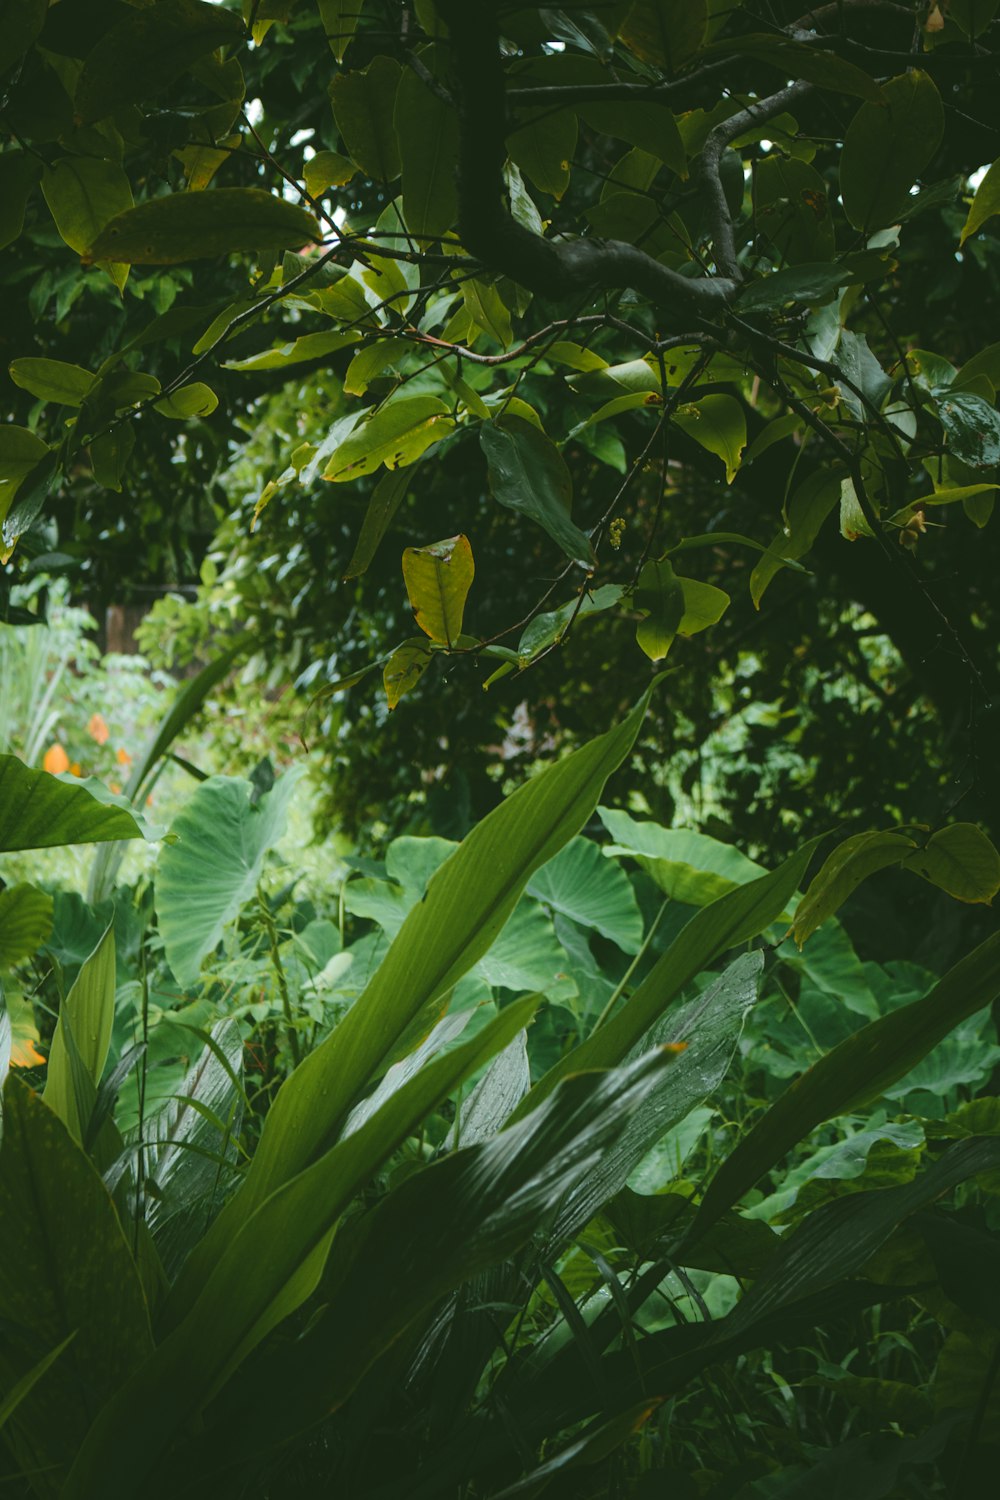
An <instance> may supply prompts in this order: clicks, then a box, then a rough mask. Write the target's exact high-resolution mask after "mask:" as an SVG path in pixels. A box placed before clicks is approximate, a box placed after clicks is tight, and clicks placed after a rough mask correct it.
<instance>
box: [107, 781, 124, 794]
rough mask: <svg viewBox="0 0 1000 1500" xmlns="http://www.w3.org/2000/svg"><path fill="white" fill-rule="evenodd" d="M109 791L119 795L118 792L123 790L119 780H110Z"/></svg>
mask: <svg viewBox="0 0 1000 1500" xmlns="http://www.w3.org/2000/svg"><path fill="white" fill-rule="evenodd" d="M108 791H109V792H114V794H115V796H116V797H117V796H118V793H119V792H120V791H121V787H120V786H119V785H118V783H117V781H109V782H108Z"/></svg>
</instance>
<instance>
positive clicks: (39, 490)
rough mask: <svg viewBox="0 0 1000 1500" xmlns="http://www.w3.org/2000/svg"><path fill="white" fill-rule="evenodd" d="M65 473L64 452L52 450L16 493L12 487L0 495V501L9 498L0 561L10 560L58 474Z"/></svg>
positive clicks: (31, 471) (22, 481)
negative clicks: (63, 465) (62, 456)
mask: <svg viewBox="0 0 1000 1500" xmlns="http://www.w3.org/2000/svg"><path fill="white" fill-rule="evenodd" d="M61 472H62V462H61V455H60V452H59V450H58V449H56V448H53V449H50V450H49V451H48V452H47V453H46V454H45V455H44V457H42V458H40V459H39V460H38V462H37V463H36V464H34V465H33V467H32V468H31V469H29V471H28V473H27V474H26V475H25V476H24V478H23V479H22V480H21V482H20V484H19V485H17V486H16V491H15V493H13V494H12V493H11V492H10V490H8V491H7V494H6V496H4V495H2V494H0V500H3V499H5V500H6V505H5V507H4V509H5V511H6V515H5V516H4V522H3V542H4V547H3V548H2V549H0V561H3V562H6V561H7V560H8V558H9V557H10V554H11V553H12V552H13V550H14V548H15V546H16V545H17V543H18V541H19V539H20V538H21V537H22V536H23V535H24V533H25V532H26V531H27V530H29V528H30V527H31V525H32V523H33V521H34V519H35V517H36V516H37V515H38V513H39V511H40V510H41V508H42V506H43V505H44V504H45V501H46V498H47V497H48V493H49V491H50V490H51V488H52V486H53V484H54V483H55V480H56V476H57V474H60V473H61Z"/></svg>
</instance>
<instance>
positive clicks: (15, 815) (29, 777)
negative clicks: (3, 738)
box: [0, 755, 144, 854]
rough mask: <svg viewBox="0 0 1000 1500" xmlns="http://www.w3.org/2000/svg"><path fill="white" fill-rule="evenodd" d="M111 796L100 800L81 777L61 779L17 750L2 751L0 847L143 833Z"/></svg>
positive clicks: (48, 844)
mask: <svg viewBox="0 0 1000 1500" xmlns="http://www.w3.org/2000/svg"><path fill="white" fill-rule="evenodd" d="M107 796H108V799H109V800H108V801H107V802H103V801H100V800H98V798H97V797H96V796H95V795H94V793H93V792H92V791H91V790H90V789H89V788H88V787H86V786H84V785H83V784H82V783H81V782H79V781H70V782H66V781H60V780H59V779H58V777H55V776H50V775H49V773H48V771H35V770H33V769H32V768H31V767H30V766H26V765H25V764H24V762H23V761H20V760H18V758H17V756H16V755H0V853H3V854H6V853H9V852H10V851H12V850H15V849H52V848H56V847H57V846H58V845H60V844H96V843H101V842H102V841H103V840H105V839H138V838H142V837H143V836H144V835H143V830H142V827H141V825H140V823H139V822H138V821H137V819H136V818H135V817H134V816H133V815H132V813H130V812H128V811H127V810H126V808H125V807H124V806H121V805H118V804H115V803H114V802H113V800H111V794H110V793H108V794H107Z"/></svg>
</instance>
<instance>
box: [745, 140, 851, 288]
mask: <svg viewBox="0 0 1000 1500" xmlns="http://www.w3.org/2000/svg"><path fill="white" fill-rule="evenodd" d="M753 199H754V211H755V221H756V225H757V232H758V233H759V234H761V235H762V236H763V237H764V238H765V239H766V240H767V241H768V243H769V244H770V245H771V247H772V248H773V249H774V251H775V252H776V253H777V254H778V255H780V256H781V257H782V259H783V260H784V261H785V262H786V263H787V264H788V265H790V266H799V265H802V264H806V265H810V264H811V265H814V266H815V265H817V264H818V263H821V262H824V261H825V262H827V263H828V262H830V261H831V260H832V259H833V253H834V247H835V235H834V228H833V216H832V214H831V212H830V200H829V197H828V196H827V190H826V183H825V182H824V181H823V178H822V177H821V176H820V174H819V173H818V172H817V171H816V169H815V167H811V166H810V165H809V164H808V162H804V161H799V160H798V159H797V158H796V157H794V156H780V155H779V154H778V153H777V152H774V153H772V154H771V155H770V156H765V157H764V159H763V161H758V162H757V164H756V166H755V168H754V175H753Z"/></svg>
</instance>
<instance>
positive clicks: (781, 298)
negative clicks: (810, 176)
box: [739, 162, 854, 312]
mask: <svg viewBox="0 0 1000 1500" xmlns="http://www.w3.org/2000/svg"><path fill="white" fill-rule="evenodd" d="M796 165H797V166H802V165H803V163H802V162H797V163H796ZM853 280H854V273H853V271H851V269H850V268H849V267H848V266H844V265H839V266H838V265H830V264H829V263H827V264H818V265H799V266H790V267H789V268H788V269H787V270H786V271H774V272H773V273H772V274H771V275H770V276H764V277H762V278H761V280H760V281H753V282H751V283H750V285H749V286H748V287H747V288H746V290H745V291H743V292H742V293H741V295H740V299H739V306H740V311H741V312H764V311H770V310H771V309H774V308H779V307H784V306H785V305H786V304H787V303H789V302H803V303H809V302H822V301H823V300H824V299H826V298H828V297H831V296H832V295H833V293H834V292H835V291H836V290H837V288H838V287H841V286H846V285H847V283H848V282H850V281H853Z"/></svg>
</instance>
